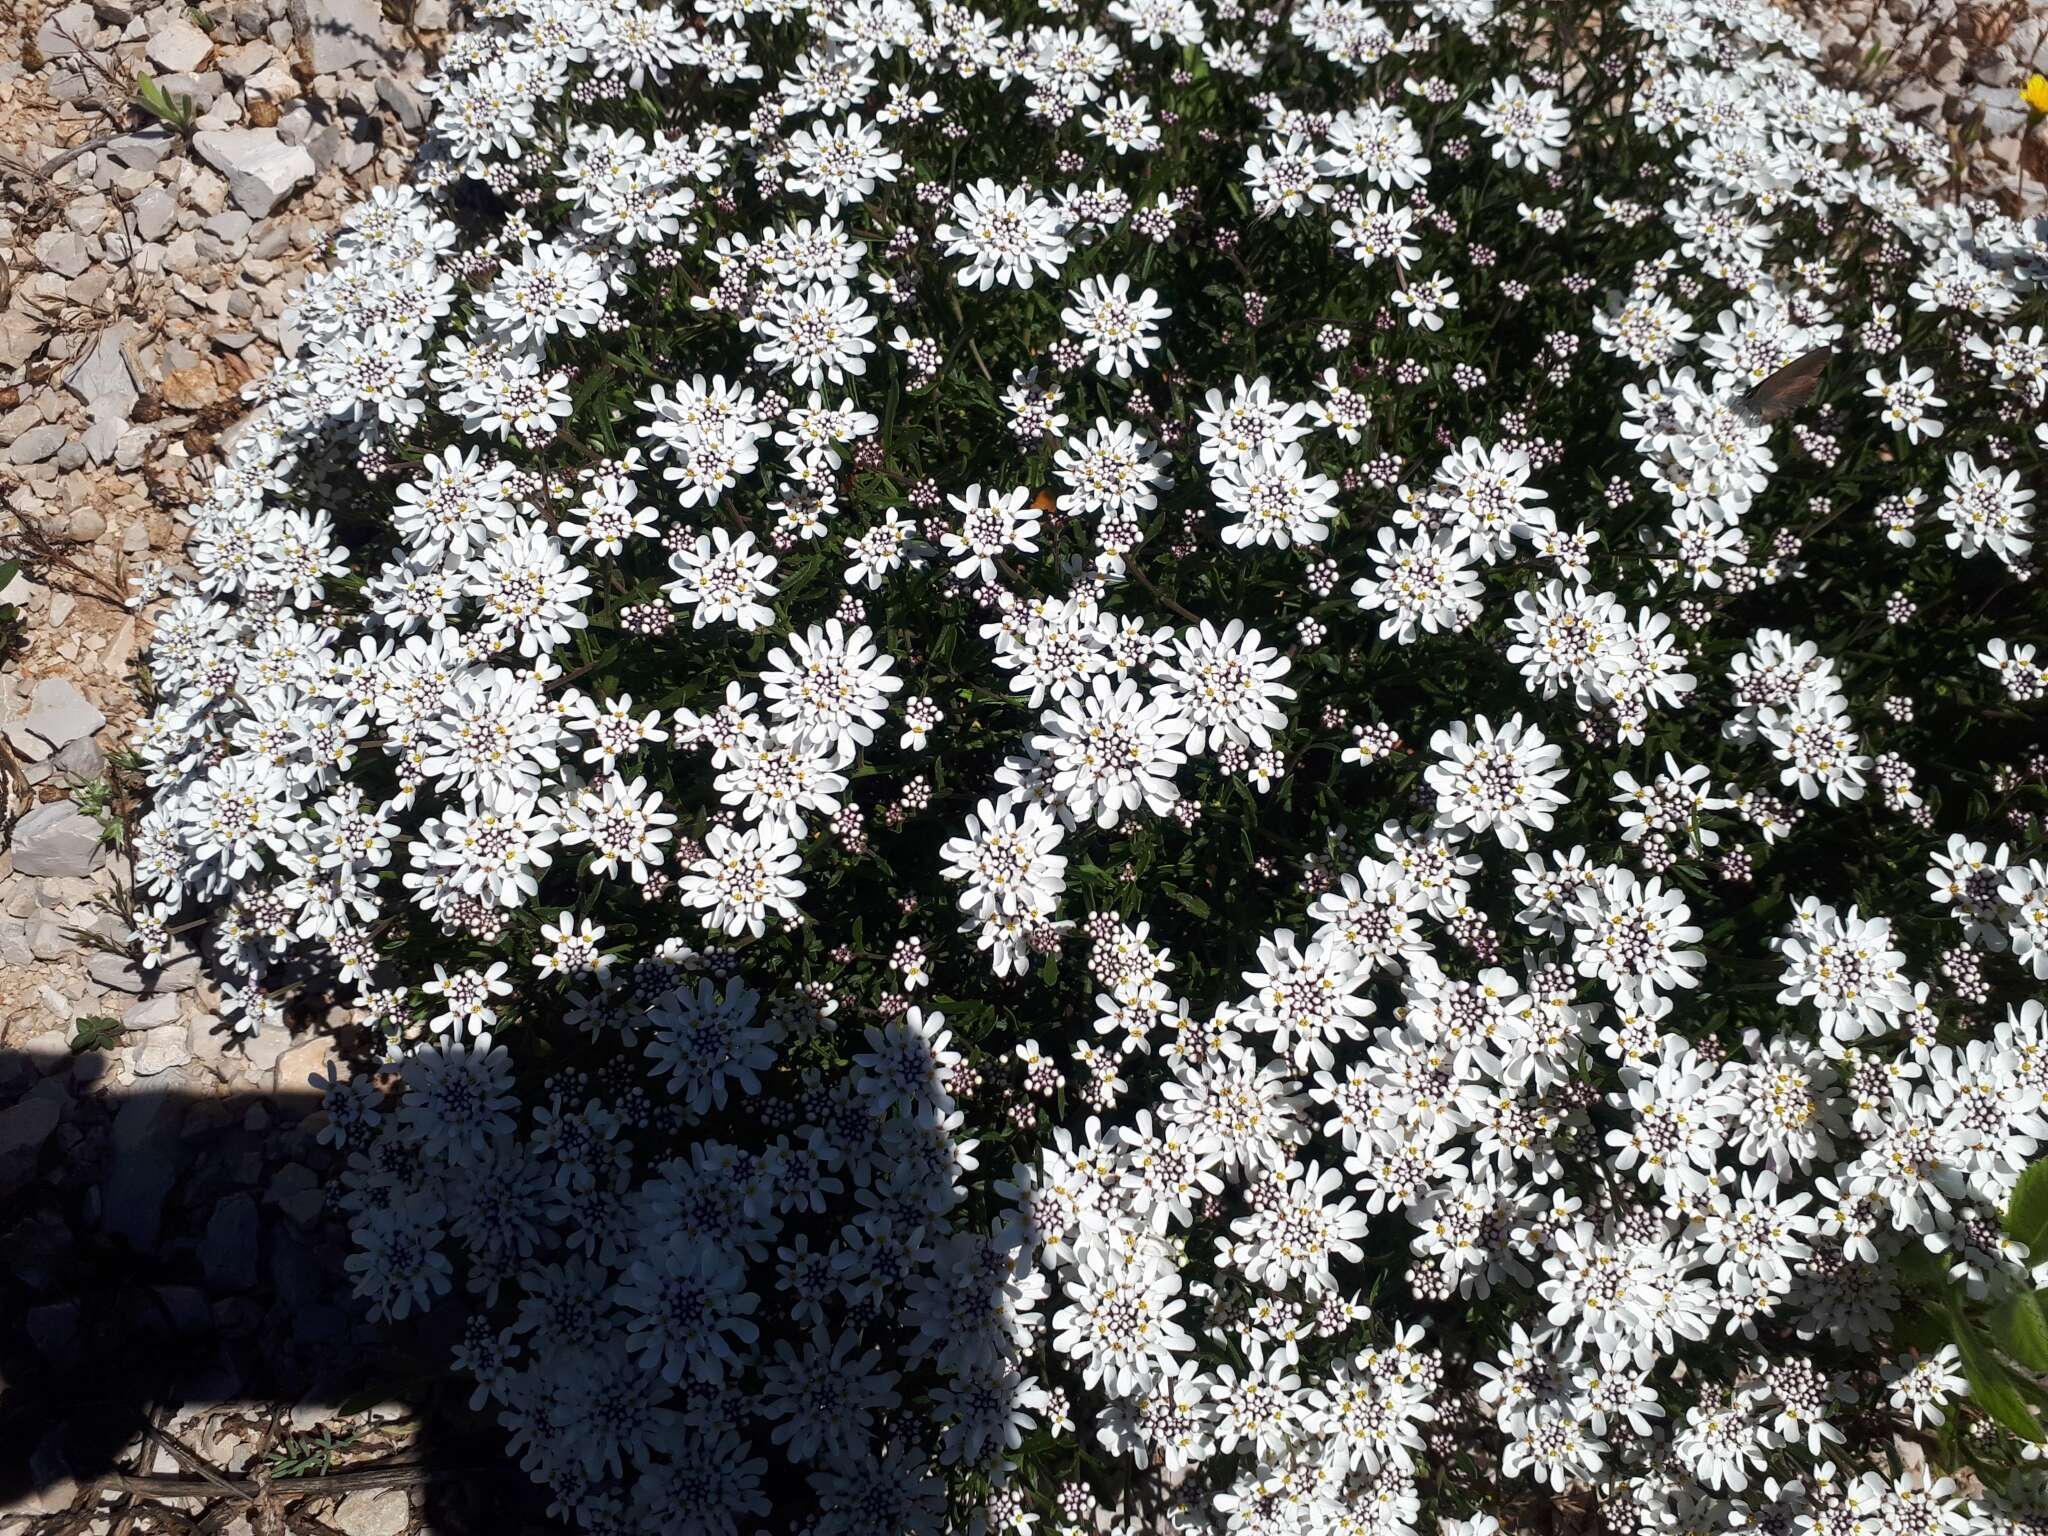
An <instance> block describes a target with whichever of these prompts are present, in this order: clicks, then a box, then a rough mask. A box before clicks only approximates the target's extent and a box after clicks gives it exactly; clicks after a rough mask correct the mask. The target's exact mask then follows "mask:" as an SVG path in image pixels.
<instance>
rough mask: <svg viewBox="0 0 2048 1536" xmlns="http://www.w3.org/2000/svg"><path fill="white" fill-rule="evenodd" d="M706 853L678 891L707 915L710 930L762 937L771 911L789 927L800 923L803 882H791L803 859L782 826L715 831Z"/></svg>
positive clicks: (771, 823) (716, 828)
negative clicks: (797, 899)
mask: <svg viewBox="0 0 2048 1536" xmlns="http://www.w3.org/2000/svg"><path fill="white" fill-rule="evenodd" d="M705 849H706V852H705V856H704V857H703V858H701V859H699V860H698V861H697V862H696V863H695V864H692V865H691V866H690V869H689V872H688V873H687V874H685V875H684V876H683V878H682V880H681V882H680V886H679V889H680V890H681V893H682V897H683V900H684V901H686V902H687V903H689V904H690V905H691V906H693V907H701V908H702V909H703V910H704V926H705V927H706V928H709V929H712V930H714V931H715V932H721V933H725V934H729V935H732V936H735V937H737V936H738V935H739V934H742V933H751V934H752V935H753V936H754V937H755V938H759V937H760V936H761V934H762V933H763V932H764V931H765V930H766V923H765V919H766V917H767V915H768V914H769V913H770V912H773V913H775V914H776V915H777V916H779V917H781V918H782V919H783V920H784V921H786V922H796V921H799V920H800V919H801V917H802V914H801V913H800V912H799V911H798V910H797V906H796V898H797V897H799V896H801V895H803V893H804V889H805V887H804V882H803V881H801V880H797V879H793V878H791V877H792V876H793V874H794V873H795V871H797V870H798V869H800V868H802V867H803V859H802V857H801V856H800V855H799V854H798V853H797V851H796V844H795V842H794V841H793V840H792V839H791V838H790V835H789V831H788V829H787V827H786V826H785V825H784V824H783V823H782V822H780V821H764V822H762V823H760V824H759V825H756V826H752V827H748V828H747V829H746V830H744V831H741V832H735V831H733V830H732V829H731V828H730V827H719V826H714V827H713V828H712V829H711V833H710V835H709V836H708V837H707V838H706V839H705Z"/></svg>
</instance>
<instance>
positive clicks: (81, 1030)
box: [71, 1013, 126, 1056]
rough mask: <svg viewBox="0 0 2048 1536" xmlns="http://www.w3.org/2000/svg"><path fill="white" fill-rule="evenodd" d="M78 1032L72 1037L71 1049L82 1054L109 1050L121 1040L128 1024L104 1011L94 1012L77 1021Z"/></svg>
mask: <svg viewBox="0 0 2048 1536" xmlns="http://www.w3.org/2000/svg"><path fill="white" fill-rule="evenodd" d="M77 1026H78V1029H77V1033H76V1034H74V1035H73V1036H72V1037H71V1049H72V1051H73V1052H74V1053H75V1054H77V1055H80V1056H83V1055H85V1054H86V1053H87V1052H88V1051H104V1050H109V1049H111V1048H112V1047H113V1046H115V1045H117V1044H118V1043H119V1042H120V1039H121V1036H122V1034H123V1033H124V1031H125V1029H126V1026H125V1025H123V1024H122V1023H121V1021H120V1020H119V1019H116V1018H112V1017H110V1016H108V1015H107V1014H104V1013H98V1014H92V1015H90V1016H88V1017H86V1018H82V1019H79V1020H78V1021H77Z"/></svg>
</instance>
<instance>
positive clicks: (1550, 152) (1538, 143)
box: [1465, 75, 1572, 171]
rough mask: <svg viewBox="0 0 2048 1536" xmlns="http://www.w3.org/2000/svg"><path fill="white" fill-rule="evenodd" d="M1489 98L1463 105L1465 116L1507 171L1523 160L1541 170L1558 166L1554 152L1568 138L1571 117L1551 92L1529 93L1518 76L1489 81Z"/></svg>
mask: <svg viewBox="0 0 2048 1536" xmlns="http://www.w3.org/2000/svg"><path fill="white" fill-rule="evenodd" d="M1491 87H1492V91H1493V98H1492V100H1490V101H1489V102H1487V103H1486V105H1484V106H1481V105H1480V104H1479V103H1478V102H1476V101H1470V102H1467V103H1466V104H1465V116H1466V117H1468V118H1470V119H1471V120H1472V121H1473V122H1475V123H1477V124H1478V125H1479V127H1480V131H1481V132H1483V133H1484V134H1485V135H1486V136H1487V138H1488V139H1490V140H1492V141H1493V157H1494V159H1496V160H1500V161H1504V162H1505V163H1506V164H1507V165H1508V167H1509V168H1510V169H1512V168H1514V167H1515V166H1518V165H1520V164H1521V163H1522V162H1523V161H1524V160H1526V161H1528V162H1529V163H1530V164H1531V165H1534V166H1538V167H1540V168H1542V169H1543V170H1547V171H1554V170H1556V169H1557V168H1558V166H1559V165H1560V164H1562V163H1563V162H1562V157H1561V156H1560V155H1559V153H1558V151H1559V150H1561V149H1563V148H1564V144H1565V140H1567V139H1568V138H1570V137H1571V131H1572V120H1571V114H1570V113H1568V112H1566V111H1565V110H1564V109H1563V108H1562V107H1560V106H1558V105H1557V95H1556V93H1555V92H1553V91H1547V90H1545V91H1531V90H1529V89H1527V88H1526V87H1525V86H1524V85H1523V84H1522V77H1521V76H1520V75H1509V76H1508V77H1507V78H1506V79H1505V80H1495V81H1492V82H1491Z"/></svg>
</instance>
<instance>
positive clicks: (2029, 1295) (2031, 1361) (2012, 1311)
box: [1988, 1291, 2048, 1371]
mask: <svg viewBox="0 0 2048 1536" xmlns="http://www.w3.org/2000/svg"><path fill="white" fill-rule="evenodd" d="M1988 1321H1989V1322H1990V1325H1991V1337H1992V1338H1994V1339H1996V1340H1997V1341H1998V1347H1999V1348H2000V1349H2002V1350H2004V1351H2005V1352H2006V1353H2007V1354H2008V1355H2010V1356H2012V1358H2013V1359H2015V1360H2017V1361H2019V1363H2020V1364H2021V1365H2023V1366H2025V1367H2026V1368H2027V1369H2028V1370H2030V1371H2048V1317H2043V1316H2042V1315H2041V1302H2040V1299H2039V1298H2038V1297H2037V1296H2035V1294H2034V1293H2033V1292H2032V1291H2015V1292H2014V1293H2013V1294H2012V1295H2011V1296H2009V1297H2007V1298H2006V1299H2005V1300H2004V1301H2003V1302H2001V1303H1999V1305H1998V1306H1997V1307H1995V1308H1993V1309H1992V1312H1991V1316H1990V1318H1989V1320H1988Z"/></svg>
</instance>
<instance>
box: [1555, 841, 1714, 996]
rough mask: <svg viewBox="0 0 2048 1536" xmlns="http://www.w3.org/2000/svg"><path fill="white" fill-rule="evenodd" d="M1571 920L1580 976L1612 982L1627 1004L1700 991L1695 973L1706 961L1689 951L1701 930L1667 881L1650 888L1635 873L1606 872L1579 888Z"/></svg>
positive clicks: (1652, 883)
mask: <svg viewBox="0 0 2048 1536" xmlns="http://www.w3.org/2000/svg"><path fill="white" fill-rule="evenodd" d="M1571 916H1572V923H1573V928H1572V939H1573V943H1574V946H1575V956H1574V958H1575V960H1576V963H1577V965H1578V968H1579V973H1580V974H1581V975H1583V976H1593V977H1597V978H1598V979H1600V980H1601V981H1604V982H1606V983H1607V985H1608V986H1610V987H1612V988H1613V989H1614V994H1615V996H1616V997H1617V998H1618V999H1620V1000H1621V1001H1623V1002H1638V1001H1641V1000H1643V999H1645V998H1649V997H1654V996H1656V995H1657V994H1658V993H1660V992H1662V991H1664V990H1666V989H1667V988H1671V987H1692V986H1696V985H1698V982H1699V978H1698V977H1697V976H1695V975H1694V974H1693V973H1694V972H1695V971H1697V970H1699V969H1700V968H1701V967H1702V966H1704V965H1705V964H1706V957H1705V956H1704V955H1702V954H1700V953H1699V951H1697V950H1692V949H1687V948H1685V947H1684V946H1686V945H1688V944H1696V943H1698V942H1699V938H1700V930H1699V929H1698V928H1695V927H1693V926H1692V925H1691V923H1690V922H1688V921H1687V920H1688V919H1689V918H1690V917H1691V916H1692V909H1691V908H1690V907H1688V906H1687V905H1686V904H1685V898H1684V896H1683V895H1682V894H1681V893H1680V892H1679V891H1676V890H1669V891H1667V890H1665V889H1664V883H1663V882H1662V881H1661V880H1656V879H1652V880H1651V881H1650V882H1649V883H1648V884H1647V885H1645V884H1644V883H1643V882H1642V881H1641V880H1639V879H1637V878H1636V875H1635V873H1634V872H1633V871H1632V870H1626V869H1606V870H1602V871H1601V872H1600V873H1599V876H1598V878H1597V879H1596V880H1594V881H1593V882H1591V883H1589V884H1586V885H1582V886H1580V887H1579V888H1578V891H1577V893H1576V894H1575V895H1574V896H1573V898H1572V900H1571Z"/></svg>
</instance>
